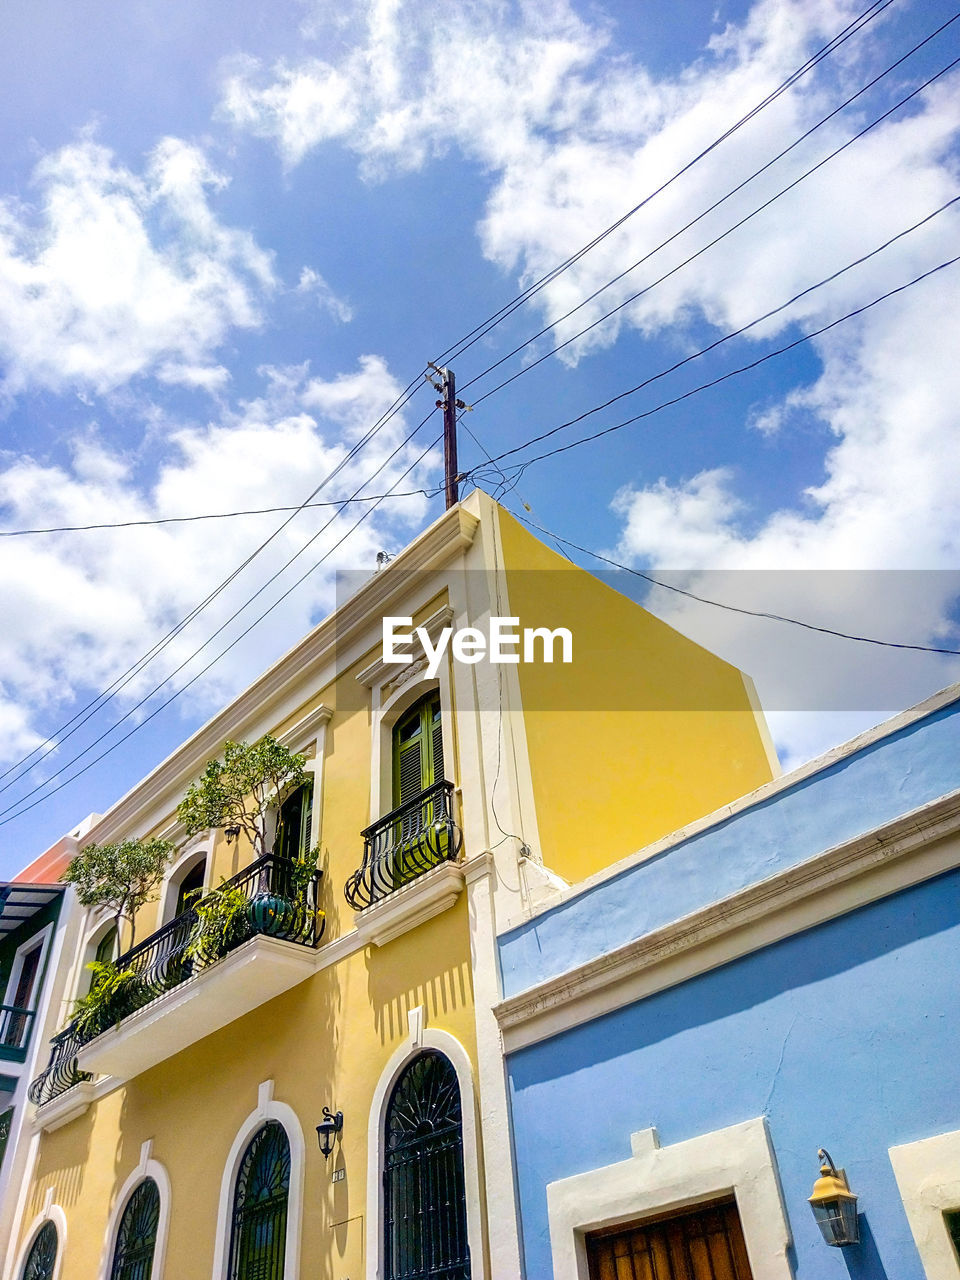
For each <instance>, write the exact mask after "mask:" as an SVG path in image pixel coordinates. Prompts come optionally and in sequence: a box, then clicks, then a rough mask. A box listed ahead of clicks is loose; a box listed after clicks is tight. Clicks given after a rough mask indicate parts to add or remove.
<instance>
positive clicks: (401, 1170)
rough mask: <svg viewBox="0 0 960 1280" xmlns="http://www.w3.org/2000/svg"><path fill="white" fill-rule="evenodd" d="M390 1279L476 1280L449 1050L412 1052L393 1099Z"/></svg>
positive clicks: (387, 1239)
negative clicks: (472, 1278)
mask: <svg viewBox="0 0 960 1280" xmlns="http://www.w3.org/2000/svg"><path fill="white" fill-rule="evenodd" d="M383 1191H384V1275H385V1280H470V1248H469V1244H468V1241H467V1204H466V1194H465V1188H464V1175H463V1124H462V1115H461V1107H460V1086H459V1083H458V1081H457V1073H456V1071H455V1070H454V1068H453V1065H452V1064H451V1063H450V1061H449V1059H447V1058H445V1057H444V1056H443V1054H441V1053H436V1052H435V1051H432V1050H430V1051H428V1052H426V1053H422V1054H420V1055H419V1056H418V1057H416V1058H414V1060H413V1062H411V1063H410V1065H409V1066H408V1067H407V1068H406V1070H405V1071H404V1072H403V1074H402V1075H401V1076H400V1078H399V1080H398V1081H397V1082H396V1084H395V1085H394V1087H393V1091H392V1093H391V1095H390V1101H389V1103H388V1105H387V1113H386V1127H385V1150H384V1170H383Z"/></svg>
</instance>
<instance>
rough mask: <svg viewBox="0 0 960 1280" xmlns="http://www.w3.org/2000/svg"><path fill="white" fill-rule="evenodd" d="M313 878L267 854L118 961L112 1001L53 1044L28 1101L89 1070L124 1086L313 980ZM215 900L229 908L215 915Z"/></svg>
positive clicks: (46, 1097)
mask: <svg viewBox="0 0 960 1280" xmlns="http://www.w3.org/2000/svg"><path fill="white" fill-rule="evenodd" d="M319 880H320V873H319V872H314V873H313V874H312V875H311V876H310V877H309V879H308V880H307V882H306V884H303V883H302V881H301V880H300V878H299V868H298V867H297V865H296V864H295V863H293V862H291V861H289V860H288V859H286V858H278V857H275V856H274V855H273V854H267V855H266V856H265V857H262V858H259V859H258V860H257V861H256V862H254V863H251V865H250V866H249V867H246V868H245V869H244V870H243V871H241V872H240V873H239V875H236V876H233V877H232V878H231V879H230V880H227V881H225V882H224V884H223V885H222V886H221V889H220V890H218V891H216V893H215V894H211V895H208V896H207V897H206V898H205V899H203V901H202V902H201V903H200V904H198V905H199V907H200V909H199V910H198V909H197V908H196V907H194V908H191V909H190V910H187V911H184V912H183V913H182V914H181V915H179V916H177V917H176V919H174V920H171V921H170V923H169V924H167V925H164V927H163V928H162V929H158V930H157V932H156V933H153V934H151V935H150V937H148V938H146V939H145V940H144V941H143V942H140V943H138V944H137V945H136V946H135V947H133V948H131V950H129V951H127V952H126V953H125V954H124V955H122V956H120V957H119V958H118V959H117V960H116V961H115V962H114V968H115V970H116V973H117V975H118V979H119V980H118V981H117V983H116V984H115V987H114V988H113V990H112V992H111V994H110V995H109V997H107V998H104V999H103V1000H102V1001H101V1002H100V1004H99V1005H98V1007H97V1008H96V1009H95V1010H89V1009H88V1010H85V1011H83V1012H82V1013H81V1014H79V1015H78V1016H76V1017H75V1018H74V1020H73V1021H72V1022H71V1023H70V1024H69V1025H68V1026H67V1027H65V1028H64V1030H63V1031H61V1032H60V1033H59V1035H58V1036H56V1037H55V1038H54V1040H53V1041H52V1049H53V1051H52V1054H51V1058H50V1063H49V1065H48V1067H47V1069H46V1071H44V1072H43V1074H42V1075H41V1076H39V1077H38V1078H37V1079H36V1080H35V1081H34V1082H33V1084H32V1085H31V1088H30V1097H31V1100H32V1101H33V1102H35V1103H36V1104H37V1105H38V1106H44V1105H45V1104H46V1103H48V1102H50V1101H52V1100H53V1099H54V1098H56V1097H57V1096H58V1095H59V1094H61V1093H63V1092H64V1091H65V1090H67V1089H70V1088H71V1087H72V1086H73V1085H75V1084H77V1083H79V1082H80V1081H82V1080H84V1079H89V1078H90V1075H89V1073H90V1072H106V1073H107V1074H109V1075H112V1076H115V1077H118V1078H120V1079H124V1080H127V1079H130V1078H131V1077H132V1076H135V1075H138V1074H139V1073H140V1072H141V1071H145V1070H147V1069H148V1068H149V1067H152V1066H154V1065H155V1064H156V1063H158V1062H162V1061H163V1060H164V1059H165V1058H168V1057H170V1056H171V1055H172V1054H174V1053H178V1052H180V1050H181V1049H185V1048H187V1047H188V1046H189V1045H191V1044H194V1043H195V1042H196V1041H197V1040H200V1039H202V1038H203V1037H204V1036H207V1035H210V1034H211V1032H213V1031H217V1030H219V1029H220V1028H221V1027H224V1026H226V1025H227V1024H228V1023H230V1022H232V1021H234V1020H235V1019H237V1018H240V1017H242V1016H243V1015H244V1014H246V1013H249V1012H250V1011H251V1010H252V1009H255V1008H257V1007H258V1006H259V1005H261V1004H263V1003H265V1002H266V1001H268V1000H271V999H273V998H274V997H275V996H278V995H280V994H282V992H284V991H287V990H289V988H290V987H292V986H295V985H296V983H298V982H301V981H303V979H304V978H307V977H309V976H310V974H311V973H312V972H313V971H314V962H313V956H312V952H313V949H314V948H315V947H316V946H317V944H318V943H319V941H320V938H321V936H322V934H323V926H324V917H323V912H322V911H319V910H318V909H317V891H318V885H319ZM215 900H220V901H223V900H227V902H228V903H229V907H230V909H229V911H228V912H226V913H224V914H220V915H219V916H211V913H210V911H209V909H207V910H205V909H204V908H209V907H210V906H211V904H213V903H214V901H215Z"/></svg>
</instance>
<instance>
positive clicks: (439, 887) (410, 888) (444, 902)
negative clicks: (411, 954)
mask: <svg viewBox="0 0 960 1280" xmlns="http://www.w3.org/2000/svg"><path fill="white" fill-rule="evenodd" d="M463 882H464V878H463V869H462V868H461V867H460V866H459V865H458V864H457V863H456V862H441V863H440V864H439V865H438V866H436V867H432V868H431V869H430V870H429V871H425V872H424V874H423V875H422V876H418V877H417V879H416V880H414V881H413V882H412V883H411V884H408V885H404V887H403V888H402V889H395V890H394V892H393V893H390V894H388V895H387V896H386V897H385V898H384V899H383V901H382V902H375V903H374V904H373V906H370V907H364V909H363V910H362V911H358V912H357V916H356V925H357V927H356V933H357V935H358V937H359V938H360V939H362V941H363V942H365V943H366V942H370V943H373V945H374V946H375V947H382V946H384V945H385V944H386V943H387V942H391V941H392V940H393V939H394V938H399V937H400V935H401V934H402V933H407V932H408V930H410V929H414V928H416V927H417V925H421V924H423V923H424V921H426V920H430V919H431V918H432V917H433V916H437V915H439V914H440V912H441V911H446V910H448V908H450V907H452V906H453V904H454V903H455V902H456V900H457V898H458V897H459V896H460V892H461V890H462V889H463Z"/></svg>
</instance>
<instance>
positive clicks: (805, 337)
mask: <svg viewBox="0 0 960 1280" xmlns="http://www.w3.org/2000/svg"><path fill="white" fill-rule="evenodd" d="M951 203H952V202H951ZM957 262H960V255H957V256H956V257H953V258H948V259H947V260H946V261H945V262H940V263H938V264H937V266H935V267H931V268H930V270H928V271H924V272H923V273H922V274H921V275H918V276H915V277H914V278H913V279H912V280H908V281H907V283H906V284H901V285H898V286H897V287H896V288H895V289H889V290H888V291H887V292H886V293H882V294H880V295H879V297H876V298H873V299H871V301H870V302H866V303H864V304H863V305H862V306H859V307H855V308H854V310H853V311H848V312H847V313H846V315H843V316H839V317H838V318H837V319H836V320H831V321H830V323H829V324H825V325H822V326H821V327H820V328H819V329H811V330H810V332H809V333H804V334H802V335H801V336H800V337H799V338H796V339H794V340H793V341H792V342H788V343H787V344H786V345H785V346H782V347H777V348H776V349H775V350H773V351H768V352H766V354H765V355H762V356H760V357H758V358H757V359H756V360H751V361H750V363H749V364H744V365H740V366H739V368H736V369H730V370H728V371H727V372H726V373H724V374H721V375H720V376H719V377H717V378H713V379H711V380H710V381H709V382H703V383H700V385H699V386H696V387H693V388H691V389H690V390H689V391H685V392H683V393H682V394H681V395H678V396H674V397H673V398H672V399H670V400H664V401H661V403H660V404H658V405H654V406H653V408H651V409H646V410H645V411H644V412H643V413H638V414H635V415H634V416H633V417H632V418H626V419H624V421H623V422H618V423H615V424H614V425H613V426H610V427H604V428H603V430H601V431H595V432H593V433H592V434H591V435H588V436H581V437H580V438H579V439H577V440H572V441H570V442H569V443H568V444H564V445H559V446H558V447H557V448H556V449H549V450H547V451H546V452H545V453H540V454H536V455H535V456H534V457H532V458H525V459H524V460H523V461H522V462H520V463H516V464H514V465H515V466H516V468H517V469H518V471H519V473H520V474H521V475H522V474H523V472H524V471H525V470H526V469H527V467H529V466H532V464H533V463H534V462H542V461H543V459H544V458H551V457H553V456H554V455H555V454H558V453H566V451H567V450H568V449H575V448H577V446H578V445H581V444H588V443H589V442H590V441H592V440H599V439H600V438H601V437H602V436H606V435H610V434H611V433H612V432H614V431H620V430H622V429H623V428H624V427H628V426H630V425H631V424H632V423H634V422H640V421H641V420H642V419H644V418H649V417H652V415H653V414H655V413H660V412H661V411H662V410H664V409H668V408H670V407H671V406H673V405H675V404H680V403H681V402H682V401H684V400H689V399H690V398H691V397H693V396H695V395H699V394H700V392H701V391H708V390H709V389H710V388H711V387H716V386H719V385H720V383H722V382H727V381H728V380H729V379H730V378H735V377H737V376H738V375H739V374H741V373H747V372H749V370H751V369H756V368H757V367H758V366H759V365H762V364H765V363H766V362H767V361H768V360H773V359H774V358H775V357H777V356H782V355H784V354H785V353H786V352H788V351H793V350H794V348H796V347H799V346H801V345H802V344H803V343H804V342H810V341H811V340H812V339H813V338H818V337H819V336H820V335H821V334H824V333H827V332H829V330H831V329H835V328H836V327H837V326H838V325H841V324H843V323H844V322H845V321H847V320H852V319H854V318H855V317H856V316H859V315H863V313H864V312H866V311H869V310H871V308H873V307H876V306H878V305H879V304H880V303H881V302H886V301H887V299H888V298H892V297H895V296H896V295H897V294H898V293H903V292H904V291H905V290H907V289H911V288H913V286H914V285H917V284H920V283H921V282H922V281H923V280H927V279H929V277H930V276H933V275H936V273H937V272H938V271H943V270H945V269H946V268H947V267H952V266H953V265H954V264H955V263H957ZM851 265H856V264H851ZM821 283H824V282H821ZM817 287H819V286H818V285H813V286H811V288H817ZM805 292H806V291H805ZM798 296H802V295H798ZM783 305H784V306H788V305H789V303H784V304H783ZM781 309H782V308H777V310H781ZM770 314H772V313H770ZM765 318H766V317H764V316H761V317H759V319H758V320H755V321H752V322H751V323H752V324H757V323H759V320H762V319H765ZM744 327H745V328H749V327H750V326H744ZM737 332H738V333H739V332H742V331H741V330H737ZM734 336H736V335H735V334H727V335H726V337H727V338H730V337H734ZM725 340H726V339H725V338H721V339H718V340H717V342H715V343H712V344H711V347H716V346H719V344H720V343H721V342H723V341H725ZM710 349H711V348H704V351H706V350H710ZM697 354H698V355H702V354H703V352H698V353H697ZM694 358H695V357H693V356H691V357H688V360H689V359H694ZM687 362H688V361H687V360H683V361H681V362H680V363H681V364H685V363H687ZM676 367H679V365H678V366H676ZM664 372H669V370H665V371H664ZM662 376H663V373H659V374H656V375H654V377H652V378H648V379H646V381H645V382H644V383H640V384H638V386H637V387H632V388H630V390H629V391H625V392H621V393H620V395H617V396H614V397H612V398H611V399H610V400H608V401H606V402H605V403H604V404H601V405H596V406H595V407H594V408H593V409H589V410H587V412H586V413H583V414H581V415H580V417H579V418H573V419H571V420H570V422H565V423H561V424H560V425H559V426H557V427H552V428H551V429H550V430H549V431H544V432H542V433H541V434H540V435H538V436H533V437H532V438H531V439H530V440H527V441H526V442H525V443H524V444H519V445H515V446H514V447H513V448H512V449H506V450H504V452H503V453H498V454H496V455H495V456H494V457H493V458H492V459H491V461H492V462H493V463H494V464H499V463H500V462H502V461H503V459H504V458H507V457H510V456H511V455H512V454H515V453H519V452H521V451H522V450H524V449H528V448H529V447H530V446H531V445H532V444H536V443H538V442H539V441H540V440H545V439H547V438H548V437H549V436H552V435H555V434H556V433H557V432H558V431H562V430H564V428H565V427H568V426H571V425H572V424H573V423H574V422H578V421H581V420H582V419H583V418H585V417H589V416H590V414H593V413H598V412H599V411H600V410H601V409H605V408H607V406H608V405H610V404H613V403H615V402H616V401H617V400H619V399H622V398H623V396H624V395H631V394H632V393H633V392H634V391H636V390H638V389H639V387H640V386H646V385H648V384H649V383H651V382H654V381H656V379H657V378H659V377H662ZM482 471H483V466H482V465H481V466H479V467H474V468H473V470H472V471H471V472H470V473H469V474H470V475H479V474H480V473H481V472H482Z"/></svg>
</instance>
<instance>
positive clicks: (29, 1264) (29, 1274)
mask: <svg viewBox="0 0 960 1280" xmlns="http://www.w3.org/2000/svg"><path fill="white" fill-rule="evenodd" d="M56 1262H57V1228H56V1227H55V1226H54V1225H53V1223H52V1222H45V1223H44V1224H43V1226H42V1227H41V1228H40V1230H39V1232H38V1233H37V1238H36V1239H35V1240H34V1242H33V1244H32V1245H31V1246H30V1252H29V1253H28V1254H27V1261H26V1263H25V1264H24V1268H23V1276H22V1280H53V1268H54V1266H55V1265H56Z"/></svg>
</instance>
